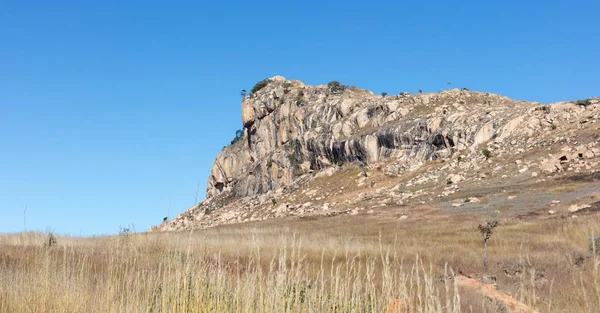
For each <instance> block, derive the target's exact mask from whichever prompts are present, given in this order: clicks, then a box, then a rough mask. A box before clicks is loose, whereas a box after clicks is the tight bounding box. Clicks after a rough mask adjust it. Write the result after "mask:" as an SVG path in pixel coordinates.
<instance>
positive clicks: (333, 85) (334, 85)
mask: <svg viewBox="0 0 600 313" xmlns="http://www.w3.org/2000/svg"><path fill="white" fill-rule="evenodd" d="M327 88H328V89H329V92H330V93H334V94H335V93H341V92H343V91H344V90H345V89H346V86H344V85H342V84H340V82H338V81H336V80H334V81H330V82H329V83H327Z"/></svg>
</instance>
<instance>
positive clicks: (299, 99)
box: [296, 95, 306, 107]
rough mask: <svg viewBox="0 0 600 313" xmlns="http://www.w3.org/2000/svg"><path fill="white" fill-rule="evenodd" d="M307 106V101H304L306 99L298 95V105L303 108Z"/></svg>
mask: <svg viewBox="0 0 600 313" xmlns="http://www.w3.org/2000/svg"><path fill="white" fill-rule="evenodd" d="M305 104H306V99H304V97H301V96H300V95H298V97H296V105H297V106H299V107H301V106H304V105H305Z"/></svg>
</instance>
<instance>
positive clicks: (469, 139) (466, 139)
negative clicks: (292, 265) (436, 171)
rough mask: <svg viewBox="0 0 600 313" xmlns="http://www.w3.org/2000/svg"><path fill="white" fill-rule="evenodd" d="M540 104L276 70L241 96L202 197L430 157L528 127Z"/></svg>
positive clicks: (239, 193) (259, 189)
mask: <svg viewBox="0 0 600 313" xmlns="http://www.w3.org/2000/svg"><path fill="white" fill-rule="evenodd" d="M539 108H541V106H540V105H539V104H536V103H529V102H522V101H514V100H511V99H508V98H506V97H502V96H498V95H493V94H488V93H479V92H469V91H461V90H458V89H454V90H449V91H444V92H442V93H439V94H418V95H402V96H389V97H381V96H376V95H374V94H373V93H371V92H369V91H366V90H361V89H356V88H346V89H345V90H344V91H342V92H331V91H330V90H328V88H327V87H326V86H315V87H311V86H306V85H304V84H303V83H302V82H300V81H287V80H285V79H284V78H283V77H281V76H278V77H274V78H272V79H271V80H270V82H269V84H268V85H267V86H266V87H264V88H263V89H261V90H259V91H258V92H256V93H255V94H250V95H249V96H247V97H246V98H245V99H244V100H243V101H242V121H243V124H244V126H245V127H246V136H248V134H249V135H250V140H247V138H246V140H242V141H240V142H238V143H236V144H234V145H232V146H229V147H227V148H225V149H224V150H223V151H222V152H221V153H220V154H219V155H218V156H217V158H216V160H215V162H214V165H213V169H212V174H211V176H210V177H209V181H208V190H207V195H206V196H207V198H210V197H213V196H216V195H218V194H220V193H221V192H223V191H225V190H231V191H233V192H234V194H235V195H236V196H239V197H244V196H251V195H255V194H262V193H265V192H267V191H269V190H274V189H277V188H279V187H281V186H284V185H286V184H288V183H290V182H291V181H292V180H293V179H294V178H295V177H296V176H298V175H299V174H302V173H306V172H308V171H311V170H312V171H319V170H322V169H325V168H327V167H330V166H332V165H340V164H343V163H348V162H361V163H366V164H368V163H372V162H377V161H379V160H382V159H388V158H394V159H399V160H405V161H407V162H414V161H426V160H434V159H437V158H440V157H444V156H447V155H449V154H451V153H454V152H460V151H462V150H464V149H467V148H470V149H476V148H477V146H478V145H480V144H483V143H485V142H487V141H489V140H490V139H492V138H495V137H497V136H500V137H501V138H507V137H509V136H511V135H514V134H515V133H519V134H521V135H525V134H527V132H528V131H529V130H530V129H535V128H540V127H542V126H543V124H544V123H543V122H542V121H541V120H540V119H539V118H535V117H534V116H531V117H530V118H529V119H523V116H524V115H525V114H526V113H527V112H529V111H532V110H535V109H539Z"/></svg>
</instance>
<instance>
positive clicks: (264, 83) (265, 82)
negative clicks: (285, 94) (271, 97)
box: [250, 78, 271, 93]
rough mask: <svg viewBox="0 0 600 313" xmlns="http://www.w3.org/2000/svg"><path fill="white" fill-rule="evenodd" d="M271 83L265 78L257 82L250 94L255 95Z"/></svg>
mask: <svg viewBox="0 0 600 313" xmlns="http://www.w3.org/2000/svg"><path fill="white" fill-rule="evenodd" d="M270 82H271V80H270V79H268V78H265V79H263V80H261V81H259V82H258V83H256V85H254V87H252V90H251V91H250V93H256V92H257V91H259V90H261V89H263V88H265V87H267V85H268V84H269V83H270Z"/></svg>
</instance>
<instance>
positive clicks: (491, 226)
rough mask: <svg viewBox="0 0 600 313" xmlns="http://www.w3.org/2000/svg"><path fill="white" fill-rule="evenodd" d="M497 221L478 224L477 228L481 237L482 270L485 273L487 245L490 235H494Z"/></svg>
mask: <svg viewBox="0 0 600 313" xmlns="http://www.w3.org/2000/svg"><path fill="white" fill-rule="evenodd" d="M498 225H499V223H498V221H487V222H485V224H479V226H477V228H478V229H479V232H480V233H481V236H482V237H483V238H482V239H483V270H484V271H486V272H487V243H488V240H490V238H492V235H493V234H494V230H495V228H496V227H498Z"/></svg>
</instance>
